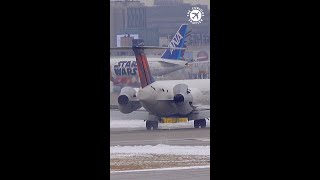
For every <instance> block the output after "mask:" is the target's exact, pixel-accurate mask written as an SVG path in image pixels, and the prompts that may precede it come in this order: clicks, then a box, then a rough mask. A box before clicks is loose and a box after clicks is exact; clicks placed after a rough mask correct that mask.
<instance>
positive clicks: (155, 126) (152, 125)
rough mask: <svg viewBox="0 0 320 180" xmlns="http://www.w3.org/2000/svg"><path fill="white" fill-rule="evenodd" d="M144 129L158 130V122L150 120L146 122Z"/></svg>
mask: <svg viewBox="0 0 320 180" xmlns="http://www.w3.org/2000/svg"><path fill="white" fill-rule="evenodd" d="M146 128H147V130H151V129H153V130H155V129H158V121H150V120H147V122H146Z"/></svg>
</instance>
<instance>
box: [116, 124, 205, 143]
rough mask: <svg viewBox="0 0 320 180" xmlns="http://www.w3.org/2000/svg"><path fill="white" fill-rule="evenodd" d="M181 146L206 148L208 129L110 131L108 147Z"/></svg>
mask: <svg viewBox="0 0 320 180" xmlns="http://www.w3.org/2000/svg"><path fill="white" fill-rule="evenodd" d="M157 144H166V145H181V146H208V145H210V128H204V129H195V128H184V129H172V130H169V129H162V130H154V131H147V130H145V129H144V130H132V131H128V130H123V131H120V130H119V129H117V130H115V131H113V130H112V129H111V130H110V146H117V145H119V146H133V145H157Z"/></svg>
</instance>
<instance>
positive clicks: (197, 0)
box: [111, 0, 210, 9]
mask: <svg viewBox="0 0 320 180" xmlns="http://www.w3.org/2000/svg"><path fill="white" fill-rule="evenodd" d="M111 1H113V0H111ZM139 1H141V2H143V3H145V5H147V6H152V5H153V2H154V0H139ZM183 1H184V2H185V3H190V4H204V5H208V8H209V9H210V0H183Z"/></svg>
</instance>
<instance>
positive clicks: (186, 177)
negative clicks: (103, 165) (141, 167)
mask: <svg viewBox="0 0 320 180" xmlns="http://www.w3.org/2000/svg"><path fill="white" fill-rule="evenodd" d="M110 179H111V180H141V179H150V180H209V179H210V168H202V169H174V170H161V171H142V172H121V173H111V174H110Z"/></svg>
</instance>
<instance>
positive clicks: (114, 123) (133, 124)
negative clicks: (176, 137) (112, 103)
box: [110, 120, 210, 129]
mask: <svg viewBox="0 0 320 180" xmlns="http://www.w3.org/2000/svg"><path fill="white" fill-rule="evenodd" d="M206 122H207V127H210V120H206ZM145 127H146V122H145V121H144V120H111V121H110V128H145ZM171 128H193V120H192V121H189V122H186V123H166V124H163V123H159V129H171Z"/></svg>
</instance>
